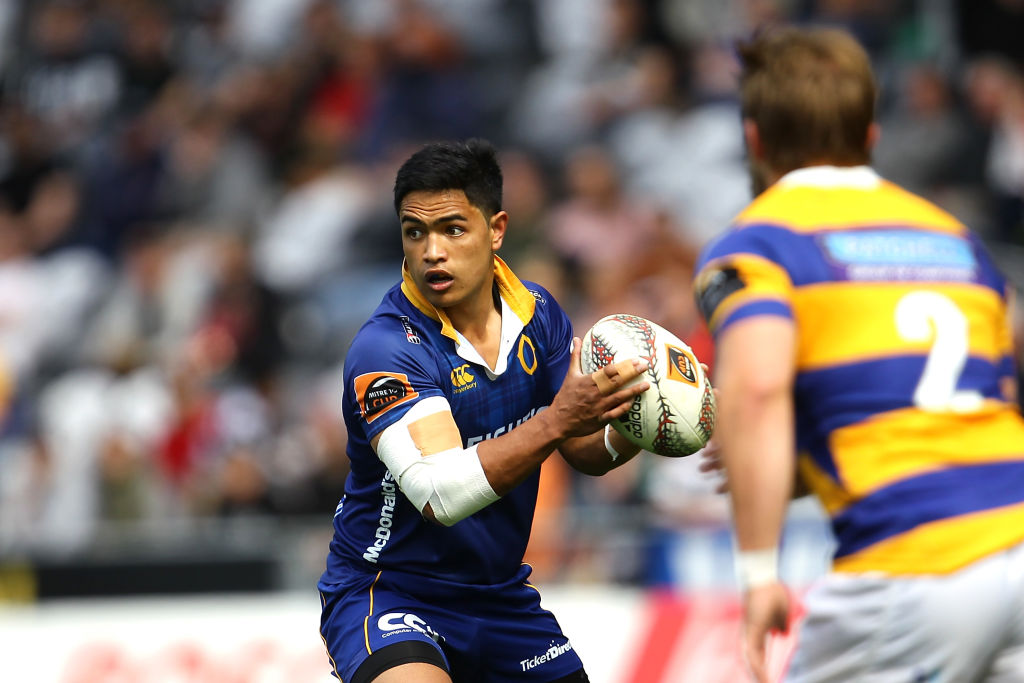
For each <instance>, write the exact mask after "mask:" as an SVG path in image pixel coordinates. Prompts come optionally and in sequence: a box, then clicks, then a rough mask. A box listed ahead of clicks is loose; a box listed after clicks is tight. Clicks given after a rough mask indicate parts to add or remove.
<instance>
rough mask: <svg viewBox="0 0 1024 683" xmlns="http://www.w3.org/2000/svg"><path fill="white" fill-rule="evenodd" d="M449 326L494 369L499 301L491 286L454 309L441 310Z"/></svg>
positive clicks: (498, 336) (496, 352)
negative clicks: (449, 323)
mask: <svg viewBox="0 0 1024 683" xmlns="http://www.w3.org/2000/svg"><path fill="white" fill-rule="evenodd" d="M445 313H446V314H447V315H448V319H449V320H450V321H451V323H452V327H454V328H455V329H456V330H458V331H459V333H460V334H462V336H464V337H465V338H466V340H467V341H469V343H470V344H472V345H473V348H475V349H476V350H477V352H478V353H479V354H480V356H481V357H482V358H483V359H484V360H485V361H487V364H488V365H489V366H490V367H492V368H493V367H494V366H495V363H497V359H498V348H499V346H500V345H501V301H500V299H498V298H497V295H496V294H495V293H494V287H493V283H492V286H488V287H483V288H481V290H480V292H479V294H477V295H476V296H474V297H473V298H472V299H471V300H469V301H464V302H462V303H461V304H460V305H458V306H453V307H451V308H447V309H445Z"/></svg>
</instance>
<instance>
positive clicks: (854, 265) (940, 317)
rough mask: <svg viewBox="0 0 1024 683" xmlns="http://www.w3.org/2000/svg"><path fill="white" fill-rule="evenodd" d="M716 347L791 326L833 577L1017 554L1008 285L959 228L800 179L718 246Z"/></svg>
mask: <svg viewBox="0 0 1024 683" xmlns="http://www.w3.org/2000/svg"><path fill="white" fill-rule="evenodd" d="M696 289H697V295H698V300H699V302H700V304H701V309H702V311H703V313H704V315H705V317H706V318H707V319H708V324H709V327H710V328H711V330H712V332H713V333H714V334H715V335H718V334H720V333H721V332H722V330H724V329H726V328H727V327H729V326H730V325H732V324H734V323H736V322H738V321H740V320H743V319H744V318H747V317H749V316H756V315H776V316H783V317H788V318H791V319H793V320H795V321H796V323H797V328H798V339H797V351H796V359H795V360H796V369H797V375H796V385H795V401H796V415H797V424H796V437H797V448H798V451H799V466H800V472H801V474H802V476H803V477H804V479H805V480H806V481H807V483H808V484H809V486H810V487H811V489H812V490H813V491H814V492H815V493H816V494H817V495H818V497H819V498H820V499H821V501H822V503H823V505H824V507H825V509H826V510H827V511H828V513H829V514H830V516H831V519H832V528H833V530H834V532H835V535H836V538H837V541H838V548H837V551H836V554H835V562H834V566H835V568H836V569H837V570H840V571H883V572H887V573H890V574H922V573H944V572H949V571H953V570H955V569H957V568H959V567H962V566H964V565H966V564H968V563H970V562H972V561H974V560H976V559H979V558H981V557H984V556H985V555H987V554H990V553H993V552H996V551H999V550H1001V549H1004V548H1007V547H1009V546H1012V545H1014V544H1016V543H1019V542H1020V541H1021V540H1022V539H1024V421H1022V419H1021V416H1020V413H1019V411H1018V409H1017V406H1016V403H1015V402H1014V401H1012V400H1010V398H1009V397H1008V396H1007V395H1006V393H1005V392H1004V391H1003V385H1005V384H1006V383H1008V382H1012V381H1014V377H1015V375H1014V361H1013V357H1012V352H1013V349H1012V339H1011V334H1010V329H1009V324H1008V317H1007V301H1006V282H1005V281H1004V278H1003V276H1002V275H1001V274H1000V273H999V272H998V271H997V270H996V268H995V267H994V266H993V264H992V262H991V259H990V257H989V256H988V254H987V253H986V251H985V249H984V248H983V246H982V245H981V244H980V242H979V241H978V240H977V238H975V237H974V236H973V235H972V234H971V233H970V232H968V230H967V228H965V227H964V226H963V225H962V224H961V223H960V222H959V221H957V220H956V219H954V218H953V217H952V216H950V215H949V214H947V213H946V212H944V211H942V210H940V209H939V208H937V207H935V206H934V205H932V204H930V203H928V202H926V201H925V200H923V199H921V198H919V197H916V196H914V195H912V194H910V193H908V192H906V191H904V190H902V189H900V188H899V187H897V186H896V185H893V184H892V183H888V182H886V181H884V180H882V179H881V178H879V177H878V176H877V175H876V174H875V173H874V172H873V171H871V169H869V168H867V167H860V168H852V169H838V168H830V167H818V168H809V169H801V170H799V171H795V172H793V173H791V174H789V175H787V176H785V177H784V178H783V179H782V180H780V181H779V182H778V183H776V184H775V185H774V186H772V187H771V188H769V189H768V190H767V191H765V192H764V193H763V194H762V195H761V196H759V197H758V198H757V199H755V200H754V202H752V203H751V205H750V206H749V207H747V209H746V210H745V211H744V212H743V213H741V214H740V216H739V217H738V218H737V219H736V222H735V225H734V226H733V227H732V229H730V230H729V231H727V232H726V233H725V234H724V235H723V236H722V237H721V238H720V239H718V240H716V241H715V242H714V243H712V244H710V245H709V246H708V247H707V248H706V249H705V252H704V253H703V254H702V255H701V259H700V262H699V264H698V275H697V279H696Z"/></svg>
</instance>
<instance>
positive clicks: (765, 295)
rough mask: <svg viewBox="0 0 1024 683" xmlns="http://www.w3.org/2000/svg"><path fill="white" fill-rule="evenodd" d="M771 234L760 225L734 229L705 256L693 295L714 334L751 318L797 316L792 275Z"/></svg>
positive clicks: (698, 271)
mask: <svg viewBox="0 0 1024 683" xmlns="http://www.w3.org/2000/svg"><path fill="white" fill-rule="evenodd" d="M771 237H772V236H771V235H770V234H768V233H766V232H764V231H761V230H759V229H758V228H757V227H756V226H751V227H746V228H743V229H739V230H733V231H730V232H727V233H726V234H725V235H723V236H722V237H721V238H720V239H719V240H718V241H716V242H714V243H712V244H711V245H709V246H708V247H707V248H706V249H705V251H704V253H703V254H701V257H700V260H699V261H698V265H697V276H696V278H695V281H694V294H695V296H696V298H697V306H698V308H699V309H700V312H701V315H703V316H704V320H705V321H706V322H707V325H708V329H709V330H711V333H712V334H713V335H715V336H717V335H718V334H719V333H721V332H722V330H724V329H726V328H727V327H728V326H729V325H732V324H733V323H735V322H737V321H739V320H743V319H744V318H748V317H751V316H757V315H774V316H779V317H784V318H792V317H793V307H792V294H793V282H792V278H791V277H790V274H789V272H788V271H787V270H786V268H785V266H784V265H783V260H782V258H781V254H779V253H778V245H777V244H776V243H775V241H774V240H773V239H771Z"/></svg>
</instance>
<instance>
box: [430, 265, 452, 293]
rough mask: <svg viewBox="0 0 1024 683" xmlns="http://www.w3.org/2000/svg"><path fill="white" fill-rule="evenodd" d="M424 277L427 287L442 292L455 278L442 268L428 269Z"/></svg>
mask: <svg viewBox="0 0 1024 683" xmlns="http://www.w3.org/2000/svg"><path fill="white" fill-rule="evenodd" d="M425 279H426V281H427V287H430V289H432V290H433V291H435V292H443V291H444V290H446V289H448V288H449V287H451V285H452V283H453V282H455V278H453V277H452V276H451V275H450V274H449V273H447V272H446V271H443V270H428V271H427V272H426V274H425Z"/></svg>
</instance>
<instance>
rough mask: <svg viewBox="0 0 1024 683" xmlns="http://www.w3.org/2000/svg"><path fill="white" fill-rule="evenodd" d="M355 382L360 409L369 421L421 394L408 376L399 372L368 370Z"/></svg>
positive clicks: (364, 417)
mask: <svg viewBox="0 0 1024 683" xmlns="http://www.w3.org/2000/svg"><path fill="white" fill-rule="evenodd" d="M354 384H355V392H356V396H357V397H358V400H359V409H360V410H361V411H362V413H363V419H364V420H366V422H367V423H370V422H373V421H374V420H376V419H377V418H378V417H380V416H381V415H383V414H384V413H386V412H388V411H389V410H391V409H392V408H394V407H395V406H400V405H402V404H403V403H406V402H408V401H411V400H412V399H414V398H416V397H417V396H419V392H417V391H415V390H413V388H412V385H411V384H409V378H408V376H406V375H403V374H401V373H398V372H368V373H366V374H364V375H359V376H358V377H356V379H355V382H354Z"/></svg>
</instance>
